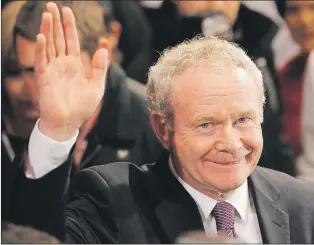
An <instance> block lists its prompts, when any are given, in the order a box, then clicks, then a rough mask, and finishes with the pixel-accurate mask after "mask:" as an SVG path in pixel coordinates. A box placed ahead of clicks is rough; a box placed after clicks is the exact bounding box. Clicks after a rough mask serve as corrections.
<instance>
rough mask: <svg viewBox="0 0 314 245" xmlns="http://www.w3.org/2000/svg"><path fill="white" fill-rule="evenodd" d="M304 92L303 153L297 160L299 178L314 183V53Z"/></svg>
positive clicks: (308, 66)
mask: <svg viewBox="0 0 314 245" xmlns="http://www.w3.org/2000/svg"><path fill="white" fill-rule="evenodd" d="M303 91H304V95H303V107H302V117H303V118H302V139H301V143H302V153H301V155H300V156H299V157H298V158H297V160H296V167H297V171H298V173H297V176H298V177H300V178H304V179H308V180H311V181H314V109H313V105H314V51H312V52H311V54H310V55H309V58H308V62H307V67H306V70H305V75H304V90H303Z"/></svg>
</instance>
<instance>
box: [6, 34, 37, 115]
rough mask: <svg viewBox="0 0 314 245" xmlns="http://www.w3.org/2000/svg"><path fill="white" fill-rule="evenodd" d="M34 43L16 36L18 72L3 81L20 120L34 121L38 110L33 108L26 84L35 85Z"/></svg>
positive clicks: (32, 98) (32, 99)
mask: <svg viewBox="0 0 314 245" xmlns="http://www.w3.org/2000/svg"><path fill="white" fill-rule="evenodd" d="M34 53H35V42H32V41H28V40H27V39H25V38H23V37H21V36H20V35H17V37H16V55H17V63H18V64H17V67H18V69H17V70H18V71H16V72H15V74H14V75H12V76H11V75H10V74H9V76H8V77H7V78H6V79H5V87H6V90H7V93H8V97H9V99H10V103H11V105H12V107H13V110H14V113H15V114H16V115H17V116H18V117H19V118H20V119H24V120H25V119H26V120H36V119H37V118H38V117H39V110H38V109H37V108H36V107H35V105H34V101H36V98H34V94H35V93H33V92H32V91H31V89H30V88H29V86H28V84H31V85H32V84H35V74H34Z"/></svg>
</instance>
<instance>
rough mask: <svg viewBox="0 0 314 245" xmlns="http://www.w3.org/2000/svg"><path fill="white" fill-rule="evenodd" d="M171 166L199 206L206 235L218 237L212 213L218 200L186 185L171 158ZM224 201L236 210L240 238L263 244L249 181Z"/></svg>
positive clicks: (237, 230)
mask: <svg viewBox="0 0 314 245" xmlns="http://www.w3.org/2000/svg"><path fill="white" fill-rule="evenodd" d="M169 166H170V169H171V172H172V174H173V175H174V176H175V177H176V178H177V180H178V181H179V182H180V183H181V184H182V186H183V187H184V188H185V189H186V191H187V192H188V193H189V194H190V195H191V197H192V198H193V199H194V201H195V203H196V204H197V207H198V210H199V212H200V214H201V217H202V221H203V225H204V229H205V232H206V234H207V235H216V234H217V228H216V220H215V218H214V216H213V215H212V214H211V212H212V210H213V209H214V207H215V205H216V203H217V200H215V199H213V198H210V197H208V196H206V195H204V194H203V193H201V192H199V191H198V190H196V189H194V188H193V187H192V186H190V185H189V184H187V183H185V182H184V181H183V180H182V179H181V178H180V177H179V176H178V174H177V173H176V171H175V169H174V167H173V165H172V162H171V159H170V158H169ZM224 201H225V202H227V203H229V204H231V205H232V206H233V207H234V208H235V209H236V215H235V222H234V228H235V231H236V233H237V234H238V236H239V238H240V239H241V240H242V241H243V242H245V243H263V240H262V236H261V231H260V228H259V224H258V219H257V214H256V210H255V206H254V202H253V200H252V198H251V197H250V193H249V189H248V184H247V180H246V181H245V182H244V183H243V184H242V185H241V186H240V187H239V188H238V189H236V190H235V191H234V192H233V193H232V194H231V195H230V196H229V197H228V198H227V199H225V200H224Z"/></svg>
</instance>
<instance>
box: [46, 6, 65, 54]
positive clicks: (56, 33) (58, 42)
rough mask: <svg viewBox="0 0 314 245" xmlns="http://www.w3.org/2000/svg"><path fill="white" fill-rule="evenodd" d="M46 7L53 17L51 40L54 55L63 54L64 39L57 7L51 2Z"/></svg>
mask: <svg viewBox="0 0 314 245" xmlns="http://www.w3.org/2000/svg"><path fill="white" fill-rule="evenodd" d="M46 9H47V11H48V12H49V13H50V14H51V15H52V19H53V40H54V47H55V52H56V56H59V55H64V54H65V40H64V33H63V27H62V22H61V17H60V12H59V9H58V7H57V5H56V4H55V3H53V2H49V3H47V5H46Z"/></svg>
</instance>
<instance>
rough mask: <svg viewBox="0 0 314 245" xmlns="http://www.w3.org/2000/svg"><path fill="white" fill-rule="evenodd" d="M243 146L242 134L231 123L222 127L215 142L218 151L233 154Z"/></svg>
mask: <svg viewBox="0 0 314 245" xmlns="http://www.w3.org/2000/svg"><path fill="white" fill-rule="evenodd" d="M242 146H243V144H242V141H241V138H240V134H239V132H238V131H237V130H236V129H235V128H234V127H233V126H232V124H231V123H230V125H225V126H224V127H223V128H222V130H221V132H220V133H219V135H218V138H217V141H216V143H215V148H216V150H217V151H219V152H226V153H231V154H237V152H238V151H239V149H240V148H241V147H242Z"/></svg>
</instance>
